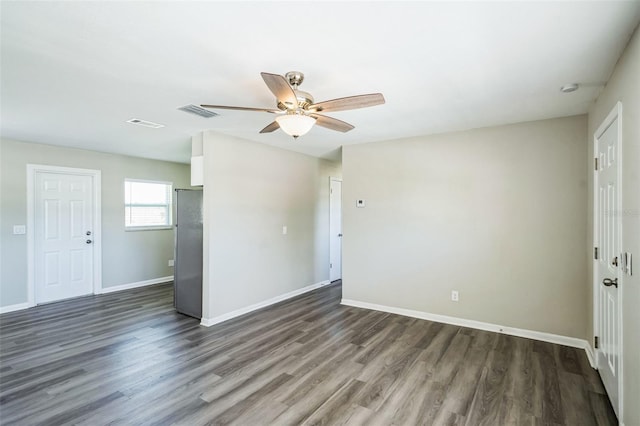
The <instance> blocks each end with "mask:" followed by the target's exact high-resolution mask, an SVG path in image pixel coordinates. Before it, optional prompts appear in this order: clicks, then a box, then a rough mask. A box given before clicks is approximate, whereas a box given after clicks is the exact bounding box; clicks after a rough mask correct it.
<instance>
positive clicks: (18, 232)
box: [13, 225, 27, 235]
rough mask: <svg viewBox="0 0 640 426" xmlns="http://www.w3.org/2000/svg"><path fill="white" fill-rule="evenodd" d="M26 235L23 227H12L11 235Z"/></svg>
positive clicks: (25, 228) (25, 229)
mask: <svg viewBox="0 0 640 426" xmlns="http://www.w3.org/2000/svg"><path fill="white" fill-rule="evenodd" d="M26 233H27V227H26V226H25V225H13V235H23V234H26Z"/></svg>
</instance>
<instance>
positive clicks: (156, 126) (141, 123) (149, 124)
mask: <svg viewBox="0 0 640 426" xmlns="http://www.w3.org/2000/svg"><path fill="white" fill-rule="evenodd" d="M127 123H131V124H137V125H138V126H144V127H151V128H152V129H159V128H160V127H164V124H158V123H152V122H151V121H145V120H140V119H139V118H132V119H131V120H127Z"/></svg>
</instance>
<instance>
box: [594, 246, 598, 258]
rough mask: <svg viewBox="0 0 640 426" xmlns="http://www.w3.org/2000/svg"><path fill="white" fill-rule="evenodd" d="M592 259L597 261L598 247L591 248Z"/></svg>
mask: <svg viewBox="0 0 640 426" xmlns="http://www.w3.org/2000/svg"><path fill="white" fill-rule="evenodd" d="M593 258H594V259H595V260H598V247H594V248H593Z"/></svg>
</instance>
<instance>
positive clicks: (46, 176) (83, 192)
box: [33, 172, 95, 303]
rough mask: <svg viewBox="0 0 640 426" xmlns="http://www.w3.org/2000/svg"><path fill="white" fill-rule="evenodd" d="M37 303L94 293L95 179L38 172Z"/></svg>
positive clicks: (86, 176) (36, 212) (36, 200)
mask: <svg viewBox="0 0 640 426" xmlns="http://www.w3.org/2000/svg"><path fill="white" fill-rule="evenodd" d="M33 184H34V205H33V207H34V216H33V219H34V221H33V227H34V229H33V232H34V240H33V242H34V272H33V273H34V284H35V302H36V303H46V302H51V301H54V300H61V299H68V298H71V297H77V296H82V295H86V294H91V293H93V268H94V265H93V250H94V244H93V243H94V241H93V240H94V238H95V237H94V223H93V217H94V210H93V209H94V208H95V206H94V203H93V200H94V194H93V177H92V176H88V175H80V174H64V173H47V172H36V173H35V179H34V182H33Z"/></svg>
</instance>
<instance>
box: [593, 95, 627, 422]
mask: <svg viewBox="0 0 640 426" xmlns="http://www.w3.org/2000/svg"><path fill="white" fill-rule="evenodd" d="M616 119H617V120H618V121H617V130H618V141H617V143H618V152H617V158H616V162H617V163H618V170H617V172H618V176H617V179H618V200H617V201H618V202H617V205H616V207H615V208H616V210H617V212H616V213H615V214H620V212H622V166H623V164H622V150H623V147H622V103H621V102H620V101H618V102H617V103H616V105H615V106H614V107H613V109H612V110H611V112H610V113H609V115H607V118H605V119H604V120H603V121H602V123H601V124H600V126H599V127H598V129H597V130H596V131H595V133H594V134H593V155H594V158H597V155H598V140H599V139H600V138H601V137H602V135H603V134H604V132H605V131H606V130H607V129H608V128H609V126H611V124H612V123H613V122H614V121H615V120H616ZM592 167H593V166H592ZM592 170H593V169H592ZM598 201H599V200H598V173H597V170H594V172H593V206H592V208H593V247H600V246H601V241H598V217H597V214H598V213H597V212H598ZM618 223H619V225H618V229H617V230H616V231H617V232H618V241H619V245H620V247H618V248H617V249H621V248H622V245H623V241H622V236H623V235H624V233H623V232H622V226H623V224H622V220H620V221H619V222H618ZM592 259H593V260H592V262H593V268H592V274H593V277H592V280H593V283H592V284H593V335H594V336H599V335H600V334H601V333H600V311H599V306H600V298H599V294H600V292H599V291H598V290H599V286H600V280H599V278H598V275H599V274H598V262H597V260H596V259H595V256H592ZM616 278H618V290H617V291H618V306H617V307H616V309H617V312H618V318H617V321H618V324H619V326H618V342H619V345H618V346H619V347H618V351H619V355H618V380H617V381H618V415H619V416H621V417H620V418H622V415H623V410H622V409H623V404H624V395H623V392H624V386H623V378H624V357H623V354H624V352H623V350H624V346H623V340H622V338H623V336H624V333H623V327H624V325H623V323H622V305H623V303H622V301H623V295H624V274H623V273H622V268H618V269H617V277H616ZM594 346H595V345H594ZM600 351H601V349H595V348H594V357H595V360H594V361H595V366H596V369H598V368H599V365H598V364H599V360H600Z"/></svg>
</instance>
